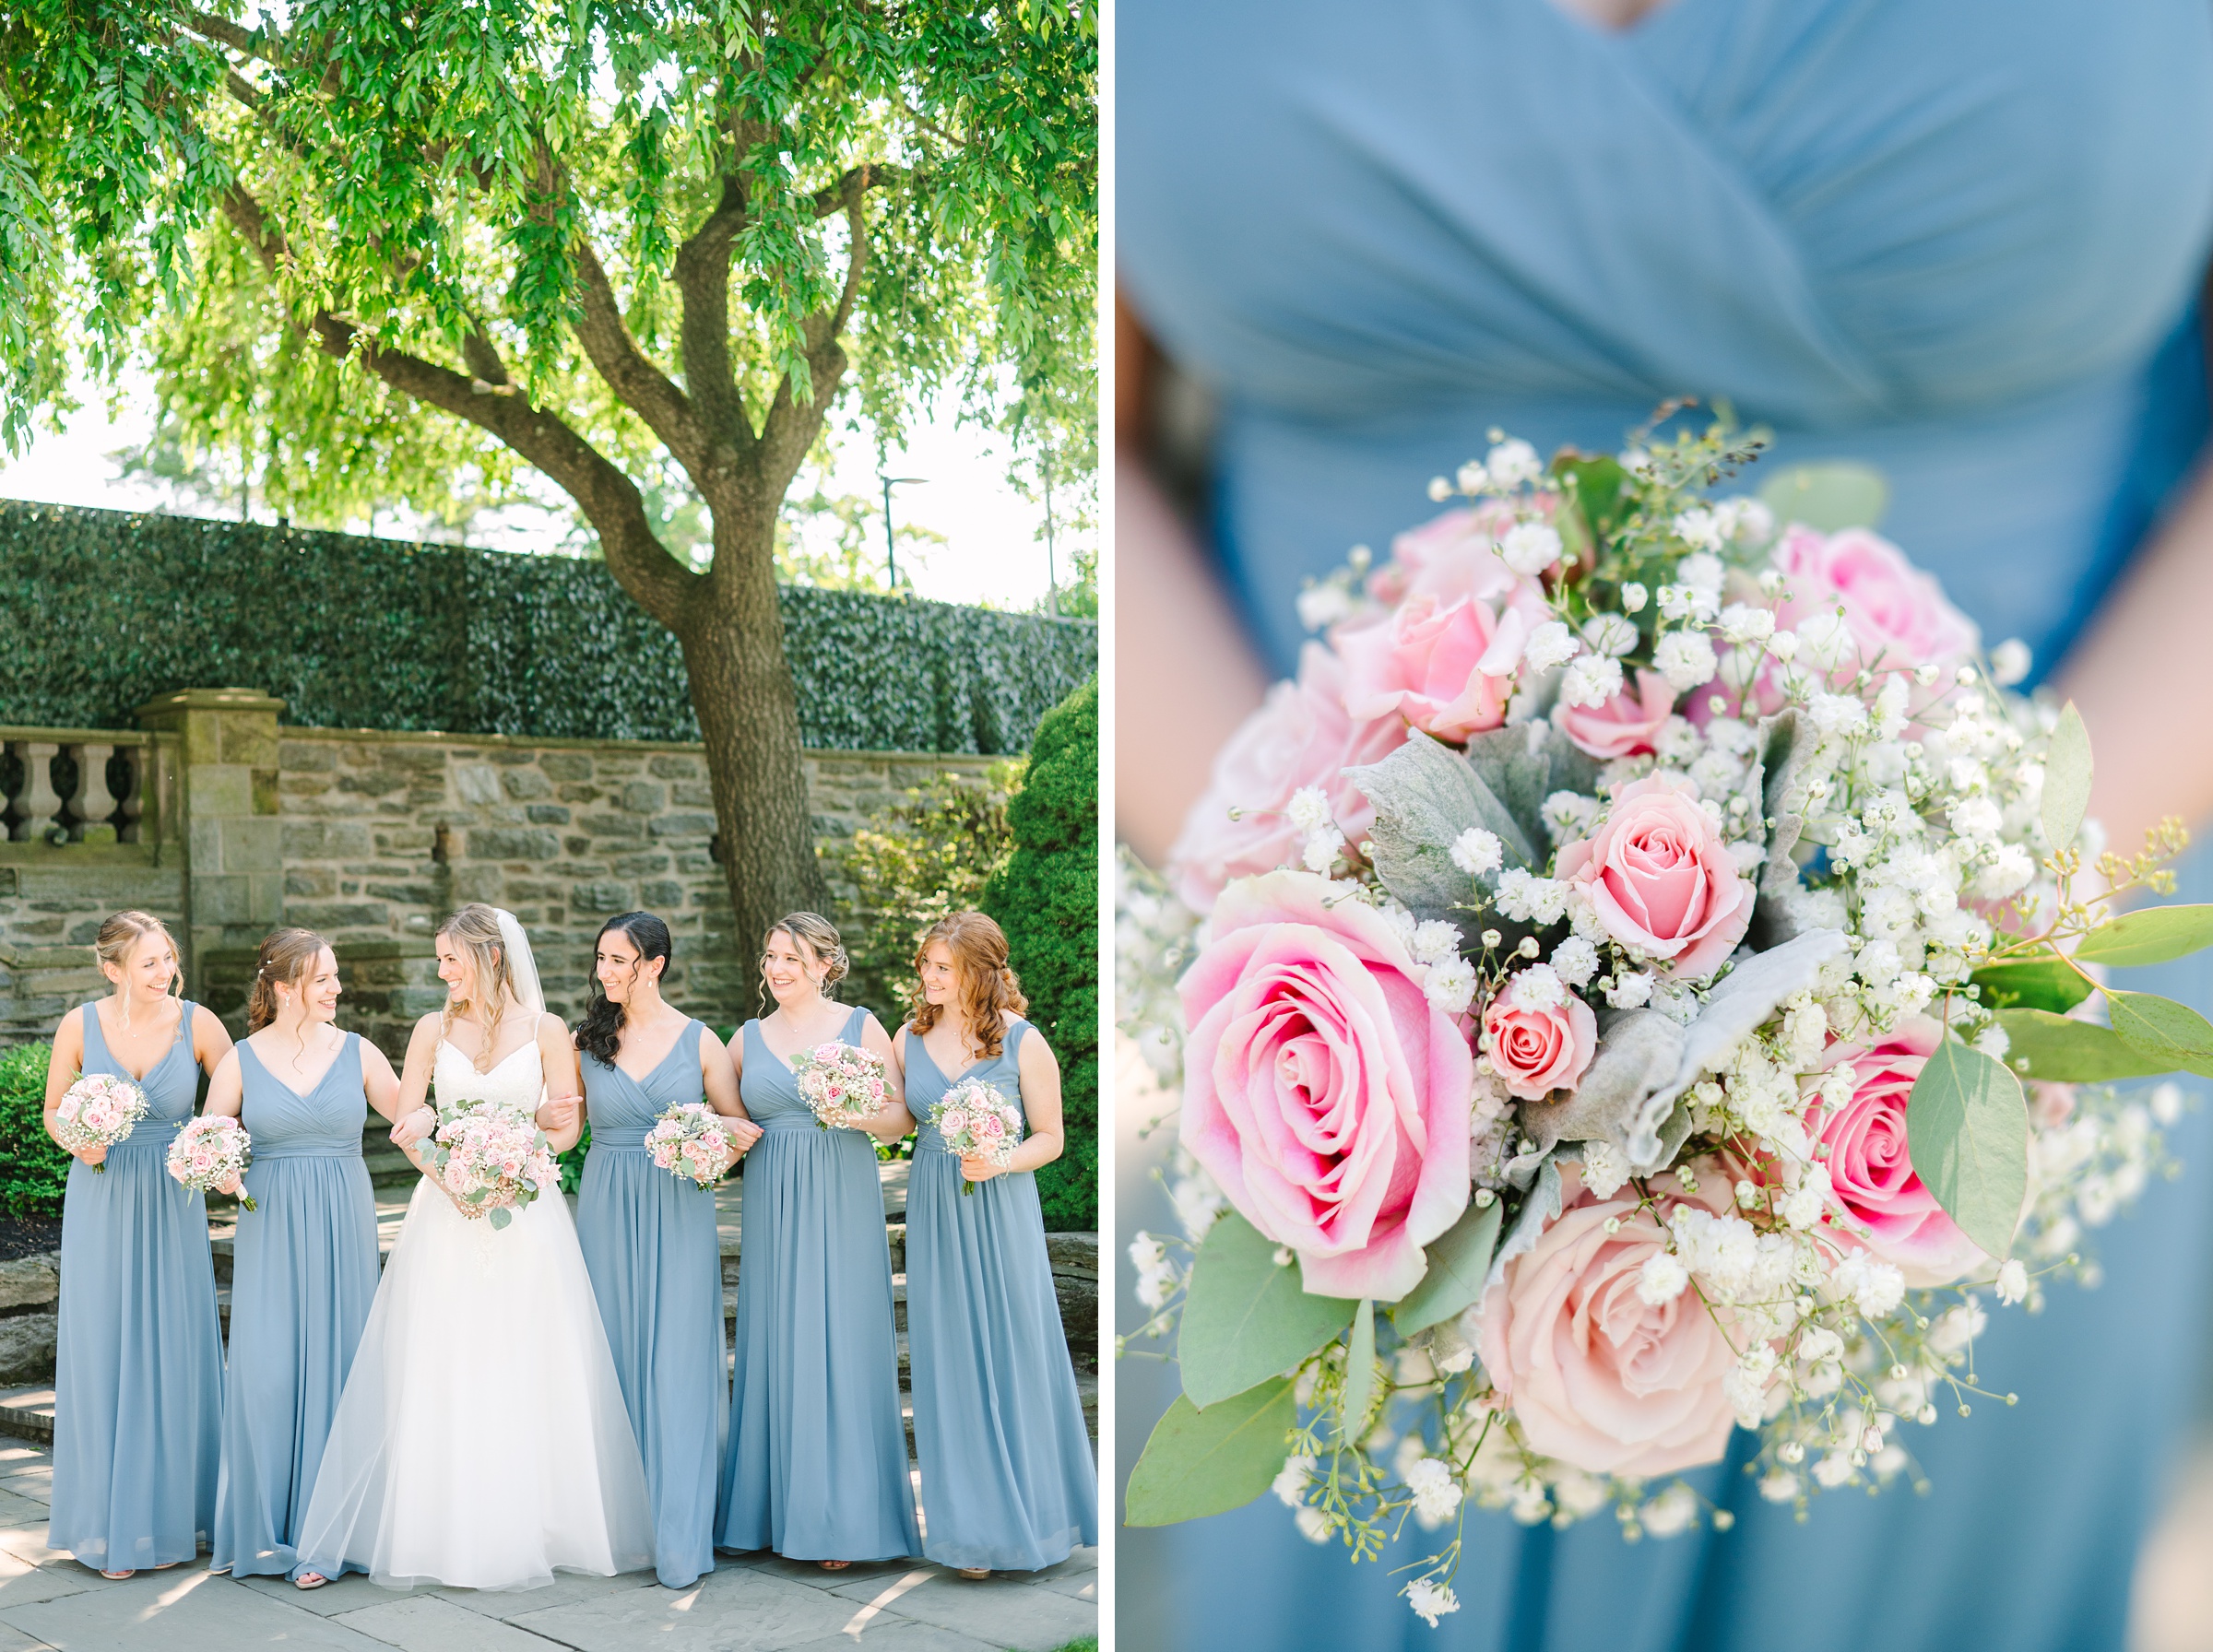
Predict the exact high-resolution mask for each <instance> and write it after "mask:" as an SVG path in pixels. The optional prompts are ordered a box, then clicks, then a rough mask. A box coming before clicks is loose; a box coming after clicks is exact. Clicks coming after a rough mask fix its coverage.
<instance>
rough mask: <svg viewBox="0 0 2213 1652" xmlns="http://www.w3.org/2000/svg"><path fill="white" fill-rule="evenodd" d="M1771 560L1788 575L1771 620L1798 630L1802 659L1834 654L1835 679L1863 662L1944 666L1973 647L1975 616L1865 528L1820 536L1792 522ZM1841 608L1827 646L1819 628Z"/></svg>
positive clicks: (1899, 667) (1906, 667)
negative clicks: (1784, 595) (1836, 630)
mask: <svg viewBox="0 0 2213 1652" xmlns="http://www.w3.org/2000/svg"><path fill="white" fill-rule="evenodd" d="M1772 560H1773V561H1774V564H1775V566H1776V567H1777V568H1779V569H1781V571H1782V572H1783V573H1784V574H1785V575H1787V576H1788V578H1789V586H1788V589H1789V597H1788V599H1787V600H1786V601H1785V602H1783V603H1782V604H1781V607H1780V608H1778V609H1777V610H1776V617H1775V618H1776V623H1777V624H1778V625H1782V626H1789V627H1791V628H1793V629H1794V630H1796V631H1799V633H1800V641H1801V643H1802V644H1803V645H1804V646H1802V648H1801V651H1800V654H1799V656H1798V658H1799V661H1800V663H1801V664H1804V663H1806V662H1807V661H1809V660H1819V661H1823V662H1828V661H1829V660H1830V659H1832V658H1833V659H1834V664H1833V665H1831V666H1830V669H1829V680H1830V681H1831V682H1832V683H1840V682H1842V681H1844V680H1846V679H1848V678H1851V677H1852V676H1853V675H1854V674H1855V673H1857V672H1858V671H1859V670H1860V669H1861V668H1862V667H1867V668H1869V669H1872V670H1888V671H1910V670H1912V669H1913V668H1914V667H1917V666H1923V665H1933V666H1938V667H1943V668H1944V669H1946V670H1947V671H1949V670H1950V668H1951V667H1955V666H1957V665H1959V663H1960V662H1961V661H1962V660H1965V659H1966V658H1967V657H1968V656H1969V655H1971V654H1973V652H1974V650H1975V646H1976V643H1977V642H1978V640H1979V633H1978V632H1977V631H1976V630H1975V625H1974V622H1973V621H1972V620H1970V619H1968V617H1967V616H1966V615H1964V614H1962V613H1961V612H1960V611H1959V609H1958V608H1954V607H1953V606H1952V605H1951V604H1950V602H1948V601H1947V600H1946V598H1945V595H1944V587H1943V586H1941V585H1939V584H1937V583H1936V580H1935V576H1934V575H1932V574H1928V573H1924V572H1922V571H1921V570H1919V569H1917V568H1915V567H1914V566H1913V564H1912V563H1911V562H1910V561H1908V560H1906V554H1905V552H1903V551H1901V550H1900V549H1899V548H1898V547H1897V546H1895V545H1893V544H1891V543H1890V541H1889V540H1888V539H1885V538H1883V537H1880V536H1879V535H1876V534H1872V533H1869V532H1868V531H1867V530H1866V529H1865V528H1858V527H1854V528H1846V529H1845V530H1844V531H1843V532H1842V533H1840V534H1828V535H1823V534H1819V533H1817V532H1816V531H1815V530H1814V529H1812V528H1810V527H1802V526H1799V525H1796V524H1793V525H1791V527H1789V528H1788V529H1786V530H1785V531H1784V533H1783V536H1782V538H1781V541H1780V542H1779V543H1778V544H1777V545H1776V547H1775V549H1774V552H1773V554H1772ZM1839 608H1841V609H1843V616H1842V631H1841V632H1840V634H1839V635H1838V636H1837V637H1836V639H1835V644H1834V646H1829V645H1827V644H1826V643H1825V640H1824V638H1823V632H1824V631H1826V630H1827V629H1828V621H1829V619H1831V618H1833V617H1834V616H1835V615H1836V612H1837V610H1838V609H1839Z"/></svg>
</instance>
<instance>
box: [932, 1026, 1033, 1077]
mask: <svg viewBox="0 0 2213 1652" xmlns="http://www.w3.org/2000/svg"><path fill="white" fill-rule="evenodd" d="M1021 1024H1022V1018H1021V1017H1020V1016H1016V1017H1014V1018H1013V1019H1012V1021H1008V1023H1007V1032H1009V1033H1012V1032H1013V1031H1014V1029H1015V1028H1016V1027H1018V1026H1020V1025H1021ZM1011 1043H1012V1038H1002V1039H1000V1044H999V1054H998V1055H996V1056H977V1057H976V1059H975V1060H974V1061H971V1062H970V1063H969V1064H968V1065H967V1066H966V1067H964V1068H961V1070H960V1071H959V1072H957V1073H952V1074H948V1073H947V1072H946V1071H945V1069H944V1068H942V1067H940V1066H939V1065H938V1058H937V1057H936V1056H933V1055H931V1054H930V1053H929V1044H928V1043H927V1042H926V1041H925V1040H924V1038H923V1035H922V1034H921V1033H919V1032H917V1033H916V1034H915V1036H914V1044H915V1048H917V1050H920V1051H921V1052H922V1058H923V1059H924V1060H925V1061H928V1062H929V1066H930V1070H931V1071H933V1072H935V1073H936V1074H937V1075H938V1077H939V1078H941V1079H943V1080H945V1088H946V1089H948V1090H951V1089H952V1088H953V1086H954V1085H955V1084H958V1083H959V1082H960V1081H961V1080H963V1079H965V1078H966V1077H967V1076H968V1075H969V1074H970V1073H972V1072H974V1071H975V1070H976V1068H979V1067H988V1066H989V1065H990V1064H991V1063H992V1062H994V1061H1004V1060H1005V1059H1006V1058H1007V1045H1008V1044H1011Z"/></svg>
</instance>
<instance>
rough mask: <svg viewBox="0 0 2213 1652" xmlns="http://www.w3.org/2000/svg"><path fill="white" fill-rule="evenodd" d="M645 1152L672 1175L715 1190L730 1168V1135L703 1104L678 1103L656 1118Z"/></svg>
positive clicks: (648, 1136)
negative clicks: (723, 1174)
mask: <svg viewBox="0 0 2213 1652" xmlns="http://www.w3.org/2000/svg"><path fill="white" fill-rule="evenodd" d="M645 1150H646V1151H647V1152H648V1153H650V1154H652V1155H653V1162H654V1163H655V1164H657V1165H658V1166H659V1167H660V1168H661V1169H663V1170H665V1171H667V1172H668V1173H669V1174H670V1175H673V1176H676V1177H678V1178H680V1179H685V1180H689V1181H692V1182H694V1183H696V1184H697V1185H698V1186H702V1187H712V1186H715V1184H716V1182H718V1181H720V1180H721V1179H722V1173H723V1172H724V1171H726V1170H728V1168H729V1164H730V1135H729V1132H728V1130H725V1129H724V1128H723V1127H722V1121H721V1120H720V1119H718V1118H716V1116H715V1109H714V1108H712V1107H710V1106H708V1105H707V1104H706V1103H704V1102H679V1103H677V1104H676V1105H675V1106H673V1107H671V1108H669V1110H668V1111H667V1112H666V1113H661V1114H657V1115H655V1118H654V1122H653V1128H651V1129H650V1130H647V1131H646V1132H645Z"/></svg>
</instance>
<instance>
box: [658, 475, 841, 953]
mask: <svg viewBox="0 0 2213 1652" xmlns="http://www.w3.org/2000/svg"><path fill="white" fill-rule="evenodd" d="M767 515H768V521H767V524H766V527H765V531H764V532H762V533H760V534H758V535H757V536H752V535H746V534H745V530H744V527H743V526H742V525H739V524H734V523H733V524H729V525H727V526H726V525H725V524H724V523H723V522H722V521H720V520H719V519H718V520H717V521H716V532H715V537H716V571H715V573H714V574H713V575H711V576H710V577H709V578H708V579H706V580H704V581H703V582H702V583H701V584H700V586H699V587H698V588H697V589H696V590H695V591H694V592H693V593H692V601H691V603H690V604H689V605H688V607H689V608H690V610H691V611H690V612H688V613H687V614H686V615H685V616H684V619H683V622H682V623H681V624H680V626H679V627H678V628H677V636H678V639H679V640H680V642H681V643H683V649H684V669H685V673H686V675H687V677H688V678H690V681H691V689H692V712H693V714H695V715H696V716H697V717H698V719H699V731H700V737H701V738H702V739H703V740H704V741H705V743H706V748H707V776H708V780H709V783H710V785H711V786H712V789H713V792H714V797H715V823H716V831H717V833H718V841H719V843H720V844H721V861H722V875H723V879H724V880H725V881H726V882H727V883H728V886H729V891H730V906H731V909H732V911H733V912H734V913H735V914H736V915H737V926H738V927H737V943H738V953H739V956H740V958H748V957H751V956H754V955H755V954H756V953H757V952H758V950H759V949H760V946H761V942H762V939H763V937H764V936H765V935H766V934H767V932H768V927H769V926H770V925H772V924H774V923H775V921H776V920H777V919H778V918H780V917H783V916H784V915H785V914H787V913H791V912H801V911H811V912H822V911H823V908H824V906H825V905H827V903H828V901H829V887H828V885H827V883H826V882H825V881H824V879H823V878H822V869H821V867H819V866H818V865H817V864H816V862H815V858H814V832H813V825H812V821H811V818H810V816H809V814H808V809H807V776H806V771H805V768H804V767H803V764H802V761H801V757H800V746H799V696H798V693H797V691H796V690H795V689H794V687H793V684H792V678H791V667H790V666H789V664H788V663H787V660H786V659H785V655H784V622H783V619H782V617H781V616H780V614H779V613H778V611H777V605H776V581H775V560H774V557H773V554H772V549H773V545H774V534H775V514H774V512H773V510H772V511H771V512H769V513H767ZM741 536H743V537H759V538H760V539H761V541H762V543H760V544H759V545H740V544H735V543H731V542H730V541H732V540H736V539H738V538H740V537H741ZM823 915H824V916H825V917H828V918H829V919H830V920H831V921H832V922H833V923H835V922H836V914H834V913H827V912H823Z"/></svg>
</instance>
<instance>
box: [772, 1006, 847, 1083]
mask: <svg viewBox="0 0 2213 1652" xmlns="http://www.w3.org/2000/svg"><path fill="white" fill-rule="evenodd" d="M859 1008H860V1006H859V1005H858V1004H854V1005H849V1006H847V1008H846V1020H845V1023H844V1025H843V1026H841V1027H839V1028H838V1031H837V1033H833V1034H832V1035H831V1036H830V1037H828V1038H818V1039H816V1040H814V1042H815V1043H816V1044H848V1043H851V1040H849V1039H846V1038H843V1037H840V1036H838V1033H842V1032H844V1031H845V1030H846V1027H849V1026H851V1025H852V1024H853V1011H854V1010H856V1009H859ZM749 1024H750V1025H751V1027H752V1029H753V1036H754V1037H755V1038H758V1039H759V1040H760V1041H761V1047H762V1048H763V1049H764V1050H766V1051H767V1052H768V1054H769V1058H770V1059H771V1060H773V1061H775V1064H776V1065H777V1066H778V1067H780V1068H783V1069H784V1070H785V1071H786V1072H787V1073H789V1074H790V1075H791V1076H792V1077H793V1078H795V1079H796V1078H798V1077H799V1068H796V1067H794V1066H792V1064H791V1056H779V1055H777V1054H776V1046H775V1044H771V1043H769V1042H768V1026H767V1023H766V1021H764V1020H763V1018H762V1017H760V1016H757V1015H756V1016H755V1017H753V1019H752V1021H751V1022H750V1023H749ZM807 1047H808V1046H807V1045H805V1044H801V1045H800V1046H799V1048H800V1049H805V1048H807ZM855 1047H857V1048H858V1045H857V1046H855ZM791 1054H792V1056H796V1055H798V1054H799V1050H794V1051H792V1053H791Z"/></svg>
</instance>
